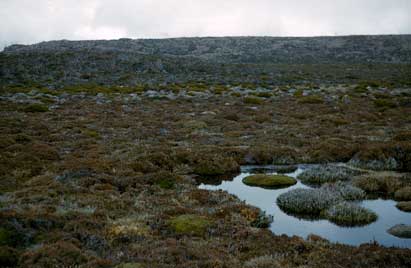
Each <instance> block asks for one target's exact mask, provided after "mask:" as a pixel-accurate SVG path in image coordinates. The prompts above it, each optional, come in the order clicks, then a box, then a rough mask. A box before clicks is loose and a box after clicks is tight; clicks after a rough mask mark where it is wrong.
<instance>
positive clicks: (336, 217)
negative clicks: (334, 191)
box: [324, 202, 378, 226]
mask: <svg viewBox="0 0 411 268" xmlns="http://www.w3.org/2000/svg"><path fill="white" fill-rule="evenodd" d="M324 216H325V217H326V218H327V219H328V220H329V221H331V222H334V223H335V224H337V225H343V226H361V225H366V224H369V223H371V222H374V221H376V220H377V218H378V216H377V214H375V213H374V212H373V211H371V210H369V209H367V208H363V207H360V206H359V205H357V204H354V203H349V202H341V203H338V204H336V205H333V206H331V207H330V208H329V209H327V210H326V211H325V213H324Z"/></svg>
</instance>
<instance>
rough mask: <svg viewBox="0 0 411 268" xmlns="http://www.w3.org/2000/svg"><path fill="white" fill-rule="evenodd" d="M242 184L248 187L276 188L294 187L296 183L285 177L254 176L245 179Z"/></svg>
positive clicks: (292, 179)
mask: <svg viewBox="0 0 411 268" xmlns="http://www.w3.org/2000/svg"><path fill="white" fill-rule="evenodd" d="M243 183H244V184H247V185H250V186H260V187H264V188H277V187H284V186H290V185H294V184H296V183H297V181H296V180H295V179H294V178H292V177H289V176H285V175H268V174H256V175H251V176H248V177H245V178H244V179H243Z"/></svg>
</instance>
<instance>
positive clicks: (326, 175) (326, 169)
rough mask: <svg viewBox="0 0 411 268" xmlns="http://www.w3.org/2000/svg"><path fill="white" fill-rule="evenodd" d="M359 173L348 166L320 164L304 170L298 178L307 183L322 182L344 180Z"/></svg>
mask: <svg viewBox="0 0 411 268" xmlns="http://www.w3.org/2000/svg"><path fill="white" fill-rule="evenodd" d="M359 174H361V172H360V171H356V170H353V169H350V168H346V167H341V166H337V165H321V166H316V167H313V168H310V169H307V170H305V171H304V172H303V173H301V174H300V175H298V179H299V180H301V181H302V182H303V183H308V184H323V183H326V182H336V181H346V180H349V179H351V178H352V177H354V176H357V175H359Z"/></svg>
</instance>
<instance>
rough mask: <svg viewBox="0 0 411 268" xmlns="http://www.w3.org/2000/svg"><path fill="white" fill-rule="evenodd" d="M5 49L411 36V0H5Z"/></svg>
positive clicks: (1, 28) (0, 6) (1, 11)
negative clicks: (132, 41)
mask: <svg viewBox="0 0 411 268" xmlns="http://www.w3.org/2000/svg"><path fill="white" fill-rule="evenodd" d="M0 18H1V20H0V49H3V48H4V46H7V45H11V44H16V43H18V44H32V43H37V42H41V41H48V40H60V39H69V40H83V39H118V38H123V37H127V38H169V37H192V36H319V35H351V34H411V0H0Z"/></svg>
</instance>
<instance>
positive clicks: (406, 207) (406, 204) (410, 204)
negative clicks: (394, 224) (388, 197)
mask: <svg viewBox="0 0 411 268" xmlns="http://www.w3.org/2000/svg"><path fill="white" fill-rule="evenodd" d="M396 207H397V208H398V209H399V210H402V211H405V212H411V201H403V202H398V203H397V205H396Z"/></svg>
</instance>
